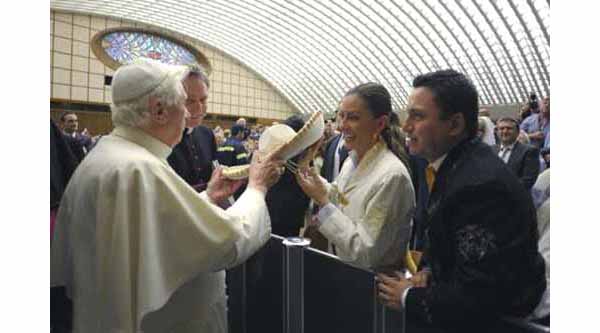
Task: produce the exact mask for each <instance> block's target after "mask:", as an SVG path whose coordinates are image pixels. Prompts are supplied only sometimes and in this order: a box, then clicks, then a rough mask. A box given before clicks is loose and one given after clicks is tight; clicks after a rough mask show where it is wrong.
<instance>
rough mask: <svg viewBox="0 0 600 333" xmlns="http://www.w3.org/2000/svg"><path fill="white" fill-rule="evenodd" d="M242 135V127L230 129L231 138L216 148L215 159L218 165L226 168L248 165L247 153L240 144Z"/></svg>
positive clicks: (235, 126)
mask: <svg viewBox="0 0 600 333" xmlns="http://www.w3.org/2000/svg"><path fill="white" fill-rule="evenodd" d="M244 135H245V134H244V127H242V126H240V125H234V126H233V127H232V128H231V137H229V138H228V139H227V140H225V142H224V143H223V145H222V146H221V147H219V148H217V159H218V160H219V163H220V164H222V165H227V166H235V165H243V164H248V152H247V151H246V148H244V144H243V143H242V140H243V138H244Z"/></svg>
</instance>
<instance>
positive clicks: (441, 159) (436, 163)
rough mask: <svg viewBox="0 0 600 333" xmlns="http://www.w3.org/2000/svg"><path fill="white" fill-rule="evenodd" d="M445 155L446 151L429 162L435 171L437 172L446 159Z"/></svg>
mask: <svg viewBox="0 0 600 333" xmlns="http://www.w3.org/2000/svg"><path fill="white" fill-rule="evenodd" d="M446 156H448V154H447V153H446V154H444V155H442V156H440V157H439V158H438V159H437V160H435V161H433V162H431V163H429V165H431V166H432V167H433V168H434V169H435V172H438V170H439V169H440V167H441V166H442V163H444V160H445V159H446Z"/></svg>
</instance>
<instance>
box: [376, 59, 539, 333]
mask: <svg viewBox="0 0 600 333" xmlns="http://www.w3.org/2000/svg"><path fill="white" fill-rule="evenodd" d="M413 88H414V89H413V91H412V93H411V95H410V96H409V100H408V107H407V111H408V118H407V120H406V122H405V124H404V126H403V130H404V132H405V133H406V134H407V136H408V139H409V149H410V152H411V153H412V154H415V155H417V156H421V157H424V158H425V159H426V160H427V161H428V162H429V165H428V166H427V171H426V178H427V183H428V185H429V189H430V191H431V194H430V196H429V202H428V205H427V220H426V221H427V222H426V230H425V248H424V258H423V260H422V261H421V265H420V271H419V272H418V273H417V274H416V275H415V276H414V277H412V278H411V279H405V278H403V277H401V275H400V274H396V276H393V277H392V276H388V275H383V274H380V275H378V278H379V279H380V283H379V296H380V298H381V299H382V301H383V302H384V304H386V305H387V306H390V307H392V308H396V309H401V308H404V309H405V311H406V318H407V323H409V325H412V326H418V327H421V328H423V327H428V328H433V329H435V328H437V329H438V330H439V329H441V330H443V331H445V332H448V331H451V332H486V331H489V329H490V328H491V327H493V326H494V325H495V323H497V322H498V319H499V318H500V317H501V316H505V315H512V316H523V317H524V316H526V315H528V314H529V313H530V312H531V311H532V310H533V309H534V308H535V306H536V305H537V304H538V302H539V300H540V298H541V295H542V293H543V292H544V289H545V286H546V281H545V277H544V261H543V259H542V257H541V256H540V254H539V252H538V250H537V240H538V234H537V227H536V215H535V209H534V206H533V203H532V200H531V196H530V195H529V193H528V192H527V191H526V190H525V188H524V187H523V186H522V185H521V184H520V183H519V180H518V179H517V178H516V176H515V175H513V174H512V173H511V172H510V171H509V170H508V169H507V168H506V167H505V166H504V165H503V164H502V161H501V160H500V159H498V157H497V156H496V155H494V153H493V152H492V150H491V149H489V146H487V145H485V144H484V143H482V142H481V141H479V139H476V138H475V137H476V133H477V110H478V94H477V91H476V89H475V87H474V86H473V84H472V83H471V81H470V80H469V79H467V78H466V77H465V76H464V75H463V74H460V73H457V72H456V71H454V70H444V71H438V72H433V73H429V74H425V75H420V76H418V77H417V78H415V80H414V81H413ZM399 251H405V249H399Z"/></svg>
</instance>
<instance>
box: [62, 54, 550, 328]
mask: <svg viewBox="0 0 600 333" xmlns="http://www.w3.org/2000/svg"><path fill="white" fill-rule="evenodd" d="M209 88H210V81H209V79H208V77H207V76H206V75H205V73H204V71H203V70H202V68H200V67H197V66H186V67H182V66H171V65H165V64H161V63H158V62H155V61H151V60H146V59H141V60H138V61H136V62H134V63H133V64H130V65H125V66H122V67H120V68H119V69H118V70H117V72H116V73H115V75H114V77H113V81H112V94H113V98H112V100H113V103H112V104H111V114H112V121H113V124H114V125H115V129H114V130H113V132H112V133H110V134H109V135H106V136H103V137H102V138H101V139H99V140H91V139H90V138H89V136H87V135H86V134H85V133H77V129H78V128H77V117H76V115H75V114H73V113H65V114H64V115H63V116H62V117H61V124H60V125H61V126H60V127H62V129H59V128H58V127H57V126H56V124H54V122H52V121H51V194H52V195H51V225H52V230H51V232H52V243H51V247H52V248H51V252H52V257H51V285H52V286H54V287H64V288H63V289H62V291H63V295H61V294H60V293H59V292H58V291H57V289H56V288H55V289H53V295H52V297H53V299H52V312H53V313H52V318H51V319H52V327H53V331H55V332H61V331H69V330H71V329H73V330H74V331H81V332H112V331H123V332H139V331H143V332H166V331H169V332H226V331H227V315H226V313H227V312H226V283H225V281H226V279H225V272H224V271H225V270H226V269H228V268H232V267H234V266H236V265H237V264H239V263H241V262H244V261H246V260H248V258H251V259H250V262H252V261H253V260H254V261H257V260H259V259H260V258H259V257H260V253H261V252H260V249H261V247H262V246H263V245H264V244H265V242H266V241H267V240H268V238H269V235H270V233H271V232H273V233H275V234H279V235H282V236H297V235H303V236H305V237H309V238H311V239H313V246H315V247H320V248H321V249H323V250H326V251H329V252H331V253H333V254H335V255H337V256H338V257H339V258H340V260H343V261H345V262H348V263H351V264H354V265H357V266H360V267H364V268H368V269H372V270H373V271H375V272H376V273H378V274H377V279H378V286H379V295H378V296H379V297H380V299H381V302H382V303H384V304H385V305H387V306H388V307H390V308H392V309H397V310H400V309H405V310H406V313H407V316H410V318H412V319H414V322H416V323H417V325H421V326H422V327H431V328H436V329H441V330H442V331H461V332H466V331H473V332H479V331H481V329H482V327H485V325H488V324H489V323H490V322H493V321H494V320H496V319H497V318H499V317H500V316H506V315H511V316H517V317H523V318H528V319H530V320H535V321H537V322H539V323H543V324H549V187H550V186H549V167H550V163H549V146H550V101H549V97H546V98H544V99H543V100H542V103H541V105H540V106H537V104H535V103H529V104H528V106H530V107H529V108H527V110H525V109H524V110H523V113H522V114H521V115H520V117H515V118H509V117H502V118H500V119H497V120H496V121H495V123H494V121H492V120H491V119H492V118H493V115H490V114H489V111H488V110H485V109H481V110H480V109H479V105H478V92H477V90H476V89H475V87H474V85H473V84H472V82H471V81H470V80H469V79H468V78H467V77H466V76H465V75H463V74H462V73H459V72H456V71H454V70H442V71H437V72H432V73H426V74H423V75H419V76H417V77H416V78H415V79H414V81H413V82H412V92H411V94H410V96H409V100H408V106H407V110H406V111H407V114H408V118H407V119H406V120H405V121H404V123H402V124H401V123H400V121H399V119H398V116H397V114H396V113H395V112H393V111H392V103H391V96H390V94H389V92H388V90H387V89H386V87H384V86H383V85H381V84H378V83H372V82H370V83H363V84H360V85H358V86H356V87H354V88H352V89H350V90H349V91H347V92H346V93H345V94H344V96H343V98H342V99H341V100H340V102H339V104H338V105H337V106H336V112H335V114H336V116H335V119H330V120H327V121H326V122H325V132H324V137H323V138H322V139H321V141H320V142H319V143H320V144H317V145H316V146H313V147H311V149H318V151H319V153H318V154H317V155H316V156H317V157H316V158H315V159H312V154H310V153H308V152H303V153H301V154H300V155H298V156H295V157H293V158H292V161H293V162H294V165H298V168H289V167H287V164H284V163H285V161H282V160H277V158H276V157H273V156H271V155H268V154H264V153H263V152H261V151H259V150H258V140H259V138H260V136H261V134H262V133H263V131H264V130H265V127H264V126H261V125H254V126H249V125H248V124H247V121H246V120H245V119H244V118H240V119H239V120H238V121H237V122H236V123H235V125H233V126H232V127H231V128H229V129H223V128H221V127H218V126H217V127H215V128H214V129H210V128H208V127H206V126H204V125H203V119H204V117H205V116H206V114H207V101H208V98H209ZM283 124H285V125H287V126H289V127H291V128H292V129H293V130H294V131H296V132H297V131H299V129H300V128H302V126H303V125H304V119H302V117H299V116H292V117H290V118H288V119H286V120H285V121H284V122H283ZM244 164H249V165H250V173H249V174H250V175H249V178H248V179H247V180H246V181H243V180H230V179H227V178H226V177H224V176H223V174H222V170H223V169H222V166H235V165H244ZM540 171H543V172H542V173H541V175H539V174H540ZM538 175H539V176H538ZM233 198H235V199H233ZM536 210H537V212H536ZM55 221H56V222H55ZM256 258H258V259H256ZM411 261H415V262H416V265H417V269H416V271H415V272H413V274H407V273H406V268H407V266H408V265H409V262H411ZM267 290H268V289H267ZM65 295H66V297H65ZM68 299H71V300H72V301H73V315H72V316H71V315H69V314H68V313H69V311H70V309H69V302H68ZM65 313H67V315H65Z"/></svg>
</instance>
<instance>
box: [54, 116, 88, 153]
mask: <svg viewBox="0 0 600 333" xmlns="http://www.w3.org/2000/svg"><path fill="white" fill-rule="evenodd" d="M60 124H61V127H62V130H63V134H64V136H65V141H66V142H67V144H68V145H69V147H70V148H71V151H72V152H73V154H74V155H75V157H76V158H77V160H78V161H79V162H81V161H82V160H83V158H84V157H85V155H86V154H87V153H88V152H89V151H90V149H92V139H91V138H90V136H89V135H88V134H87V129H84V130H83V132H81V133H79V132H77V129H78V128H79V119H78V117H77V115H76V114H75V113H73V112H70V111H66V112H63V113H62V114H61V115H60Z"/></svg>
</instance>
